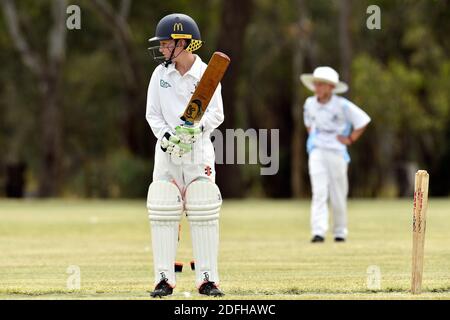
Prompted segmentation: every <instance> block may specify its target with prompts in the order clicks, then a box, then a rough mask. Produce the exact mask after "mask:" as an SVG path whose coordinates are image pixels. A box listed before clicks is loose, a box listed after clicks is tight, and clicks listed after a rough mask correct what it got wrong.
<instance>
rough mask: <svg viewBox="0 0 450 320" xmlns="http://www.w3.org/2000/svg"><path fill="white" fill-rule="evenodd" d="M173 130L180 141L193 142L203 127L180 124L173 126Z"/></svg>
mask: <svg viewBox="0 0 450 320" xmlns="http://www.w3.org/2000/svg"><path fill="white" fill-rule="evenodd" d="M175 132H176V135H177V137H178V138H180V140H181V142H182V143H186V144H193V143H195V141H197V140H198V139H199V137H200V136H201V134H202V132H203V128H202V127H200V126H199V125H194V126H186V125H184V124H182V125H181V126H177V127H176V128H175Z"/></svg>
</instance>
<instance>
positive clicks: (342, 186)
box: [308, 148, 348, 238]
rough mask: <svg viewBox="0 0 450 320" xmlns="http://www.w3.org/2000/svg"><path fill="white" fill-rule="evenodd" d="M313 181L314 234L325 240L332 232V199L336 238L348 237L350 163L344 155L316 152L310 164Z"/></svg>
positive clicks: (312, 154) (312, 215)
mask: <svg viewBox="0 0 450 320" xmlns="http://www.w3.org/2000/svg"><path fill="white" fill-rule="evenodd" d="M308 167H309V177H310V180H311V190H312V203H311V233H312V235H319V236H322V237H325V234H326V232H327V231H328V200H330V204H331V209H332V211H333V218H334V219H333V222H334V223H333V234H334V237H341V238H346V237H347V234H348V230H347V195H348V178H347V168H348V164H347V161H345V159H344V156H343V155H342V153H340V152H338V151H333V150H326V149H318V148H316V149H313V150H312V151H311V153H310V155H309V161H308Z"/></svg>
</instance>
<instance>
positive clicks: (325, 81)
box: [300, 67, 370, 242]
mask: <svg viewBox="0 0 450 320" xmlns="http://www.w3.org/2000/svg"><path fill="white" fill-rule="evenodd" d="M300 79H301V81H302V82H303V84H304V85H305V86H306V87H307V88H308V89H309V90H311V91H313V92H314V93H315V95H314V96H312V97H309V98H307V99H306V102H305V105H304V122H305V126H306V130H307V131H308V140H307V143H306V145H307V151H308V155H309V159H308V167H309V176H310V180H311V190H312V204H311V229H312V230H311V231H312V236H313V238H312V240H311V242H324V240H325V234H326V232H327V230H328V200H329V201H330V204H331V208H332V210H333V216H334V228H333V233H334V240H335V241H336V242H344V241H345V240H346V238H347V234H348V230H347V194H348V177H347V167H348V163H349V162H350V156H349V154H348V151H347V147H348V146H351V145H352V144H353V143H355V142H356V141H357V140H358V139H359V137H360V136H361V134H362V133H363V132H364V130H365V128H366V126H367V125H368V123H369V122H370V117H369V116H368V115H367V114H366V113H365V112H364V111H363V110H361V109H360V108H359V107H358V106H356V105H355V104H354V103H352V102H351V101H349V100H347V99H345V98H344V97H340V96H338V95H337V94H339V93H344V92H346V91H347V89H348V86H347V84H345V83H344V82H342V81H339V75H338V73H337V72H336V71H335V70H334V69H332V68H330V67H318V68H316V69H315V70H314V73H313V74H303V75H301V77H300Z"/></svg>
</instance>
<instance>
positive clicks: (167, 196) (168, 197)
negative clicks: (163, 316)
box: [147, 181, 183, 287]
mask: <svg viewBox="0 0 450 320" xmlns="http://www.w3.org/2000/svg"><path fill="white" fill-rule="evenodd" d="M147 209H148V216H149V219H150V225H151V229H152V248H153V265H154V271H155V285H156V284H158V283H159V282H160V281H161V280H163V279H167V282H168V283H169V284H170V285H171V286H172V287H175V284H176V279H175V271H174V263H175V256H176V252H177V245H178V228H179V224H180V219H181V214H182V212H183V201H182V198H181V194H180V191H179V190H178V188H177V186H175V185H174V184H173V183H171V182H168V181H154V182H153V183H152V184H150V187H149V189H148V196H147Z"/></svg>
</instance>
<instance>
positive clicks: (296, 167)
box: [291, 0, 309, 198]
mask: <svg viewBox="0 0 450 320" xmlns="http://www.w3.org/2000/svg"><path fill="white" fill-rule="evenodd" d="M296 3H297V12H298V18H297V22H296V24H295V32H294V37H295V39H294V41H293V43H294V52H293V68H292V69H293V79H292V80H293V82H294V84H295V85H294V90H293V101H292V119H293V124H294V127H293V132H292V143H291V174H292V176H291V189H292V196H293V197H294V198H300V197H301V196H302V195H304V194H305V189H306V187H305V179H304V168H305V164H304V162H305V159H306V154H305V138H306V137H305V136H306V134H305V127H304V125H303V116H302V110H303V103H302V101H301V100H300V99H301V96H300V88H301V86H302V83H301V81H300V75H301V74H302V72H303V65H304V59H305V51H306V47H307V46H308V43H307V42H308V41H309V40H308V39H309V30H308V18H307V11H306V6H305V2H304V0H297V2H296Z"/></svg>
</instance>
